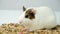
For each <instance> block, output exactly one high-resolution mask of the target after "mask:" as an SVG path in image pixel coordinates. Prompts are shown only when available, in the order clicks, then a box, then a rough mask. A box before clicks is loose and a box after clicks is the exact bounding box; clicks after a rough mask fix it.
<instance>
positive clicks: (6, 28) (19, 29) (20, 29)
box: [0, 23, 60, 34]
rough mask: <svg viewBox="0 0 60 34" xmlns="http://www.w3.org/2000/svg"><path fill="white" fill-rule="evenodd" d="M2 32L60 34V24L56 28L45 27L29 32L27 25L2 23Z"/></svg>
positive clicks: (0, 27) (7, 33) (8, 33)
mask: <svg viewBox="0 0 60 34" xmlns="http://www.w3.org/2000/svg"><path fill="white" fill-rule="evenodd" d="M0 34H60V26H56V29H55V30H51V29H45V30H35V31H31V32H29V31H26V30H25V26H23V25H20V24H14V23H10V24H2V25H0Z"/></svg>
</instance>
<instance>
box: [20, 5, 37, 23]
mask: <svg viewBox="0 0 60 34" xmlns="http://www.w3.org/2000/svg"><path fill="white" fill-rule="evenodd" d="M35 14H36V10H35V9H34V8H26V7H24V6H23V16H22V15H21V16H22V17H21V19H20V20H21V21H22V22H26V21H27V22H28V21H32V20H33V19H35Z"/></svg>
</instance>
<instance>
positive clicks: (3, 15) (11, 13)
mask: <svg viewBox="0 0 60 34" xmlns="http://www.w3.org/2000/svg"><path fill="white" fill-rule="evenodd" d="M21 13H22V11H17V10H0V24H3V23H17V19H18V17H19V16H20V15H21ZM55 14H56V18H57V23H58V24H60V11H55Z"/></svg>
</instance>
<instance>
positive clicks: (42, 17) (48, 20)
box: [20, 7, 57, 31]
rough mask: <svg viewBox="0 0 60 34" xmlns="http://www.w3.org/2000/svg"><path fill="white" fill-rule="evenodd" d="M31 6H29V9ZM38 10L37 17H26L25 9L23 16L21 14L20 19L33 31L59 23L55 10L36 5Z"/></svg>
mask: <svg viewBox="0 0 60 34" xmlns="http://www.w3.org/2000/svg"><path fill="white" fill-rule="evenodd" d="M28 9H30V8H27V10H28ZM33 9H35V10H36V14H35V19H33V20H30V19H27V18H25V17H24V16H25V12H26V11H27V10H26V11H25V12H24V13H23V14H22V16H20V20H21V21H22V24H25V25H26V26H27V27H28V28H29V29H30V30H29V31H33V30H36V29H42V28H48V29H49V28H53V27H55V26H56V25H57V23H56V17H55V14H54V12H53V11H52V10H51V9H50V8H48V7H34V8H33Z"/></svg>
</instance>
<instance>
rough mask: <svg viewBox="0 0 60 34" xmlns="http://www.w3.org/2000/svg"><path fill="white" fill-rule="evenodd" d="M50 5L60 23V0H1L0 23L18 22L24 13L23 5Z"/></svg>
mask: <svg viewBox="0 0 60 34" xmlns="http://www.w3.org/2000/svg"><path fill="white" fill-rule="evenodd" d="M23 5H24V6H26V7H40V6H48V7H50V8H52V9H53V10H54V11H55V14H56V18H57V23H58V24H60V0H0V24H2V23H11V22H13V23H16V22H17V19H18V17H19V16H20V15H21V13H22V10H21V9H22V6H23Z"/></svg>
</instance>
